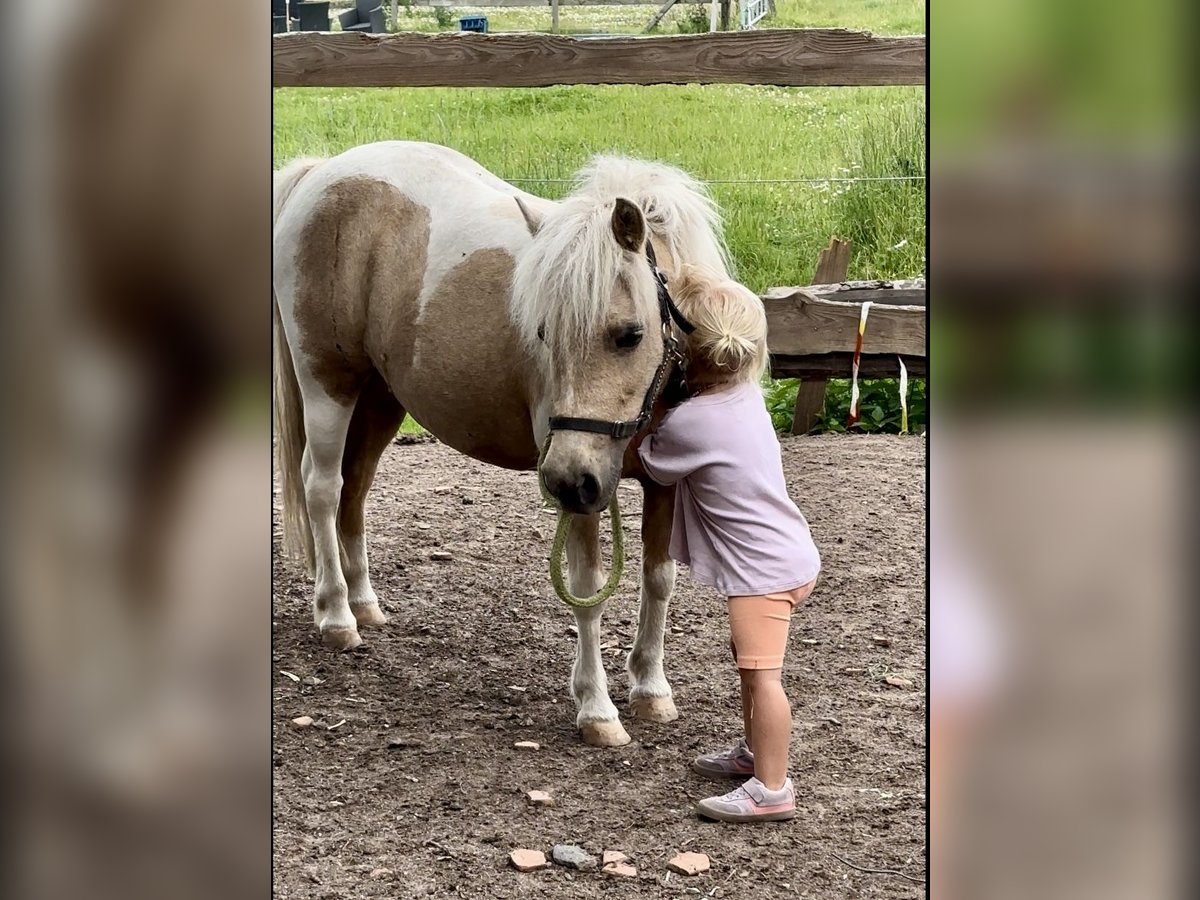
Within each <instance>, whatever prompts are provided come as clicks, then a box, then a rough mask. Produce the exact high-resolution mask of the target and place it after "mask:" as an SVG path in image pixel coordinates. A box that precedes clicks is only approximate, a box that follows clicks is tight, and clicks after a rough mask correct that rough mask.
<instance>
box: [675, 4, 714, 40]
mask: <svg viewBox="0 0 1200 900" xmlns="http://www.w3.org/2000/svg"><path fill="white" fill-rule="evenodd" d="M675 29H676V30H677V31H678V32H679V33H680V34H707V33H708V7H707V6H703V5H701V4H698V3H697V4H693V5H690V6H688V7H687V9H685V10H684V11H683V13H682V14H681V15H680V16H679V18H678V19H677V20H676V21H675Z"/></svg>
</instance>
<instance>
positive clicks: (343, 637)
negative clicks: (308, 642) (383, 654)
mask: <svg viewBox="0 0 1200 900" xmlns="http://www.w3.org/2000/svg"><path fill="white" fill-rule="evenodd" d="M321 643H322V644H324V645H325V646H326V647H329V648H330V649H331V650H353V649H354V648H355V647H357V646H359V645H360V644H362V638H360V637H359V636H358V629H356V628H326V629H325V630H324V631H322V632H321Z"/></svg>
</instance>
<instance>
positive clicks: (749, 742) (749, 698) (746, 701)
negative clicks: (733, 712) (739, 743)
mask: <svg viewBox="0 0 1200 900" xmlns="http://www.w3.org/2000/svg"><path fill="white" fill-rule="evenodd" d="M738 674H739V676H742V727H743V732H742V733H743V734H744V736H745V739H746V749H748V750H749V751H750V752H754V733H752V731H754V726H752V721H754V695H752V694H751V692H750V680H749V679H748V678H746V676H748V674H749V672H748V671H746V670H743V668H739V670H738Z"/></svg>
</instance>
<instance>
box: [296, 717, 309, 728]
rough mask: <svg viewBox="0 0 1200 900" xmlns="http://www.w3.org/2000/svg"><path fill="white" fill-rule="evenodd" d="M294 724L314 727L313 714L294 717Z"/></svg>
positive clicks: (299, 726)
mask: <svg viewBox="0 0 1200 900" xmlns="http://www.w3.org/2000/svg"><path fill="white" fill-rule="evenodd" d="M292 724H293V725H295V726H296V727H297V728H312V724H313V717H312V716H296V718H294V719H292Z"/></svg>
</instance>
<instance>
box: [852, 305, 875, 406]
mask: <svg viewBox="0 0 1200 900" xmlns="http://www.w3.org/2000/svg"><path fill="white" fill-rule="evenodd" d="M870 312H871V301H870V300H868V301H867V302H866V303H864V304H863V305H862V312H861V313H859V316H858V338H857V339H856V340H855V342H854V362H853V364H852V366H851V371H850V421H849V422H848V423H847V425H853V424H854V423H855V422H857V421H858V364H859V361H860V360H861V359H862V347H863V335H864V334H865V333H866V331H867V316H868V315H869V314H870Z"/></svg>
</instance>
